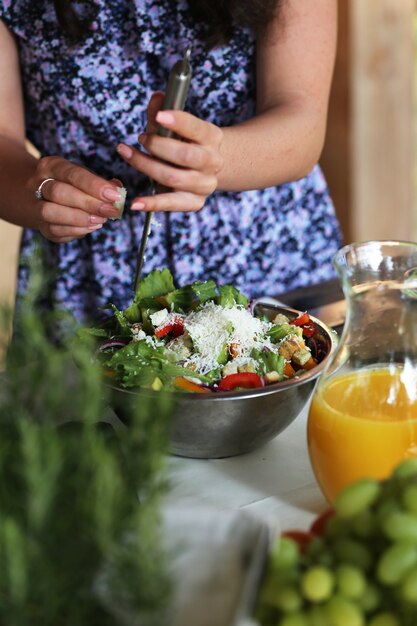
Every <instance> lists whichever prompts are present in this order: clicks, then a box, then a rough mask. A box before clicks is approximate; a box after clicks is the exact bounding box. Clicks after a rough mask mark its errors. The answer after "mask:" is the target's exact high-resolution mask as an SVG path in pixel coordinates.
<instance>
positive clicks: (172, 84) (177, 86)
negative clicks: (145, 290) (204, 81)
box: [134, 48, 191, 292]
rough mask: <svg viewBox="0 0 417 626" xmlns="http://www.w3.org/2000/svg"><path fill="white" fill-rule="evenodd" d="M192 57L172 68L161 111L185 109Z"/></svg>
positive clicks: (157, 188)
mask: <svg viewBox="0 0 417 626" xmlns="http://www.w3.org/2000/svg"><path fill="white" fill-rule="evenodd" d="M190 55H191V48H187V50H186V51H185V54H184V56H183V58H182V59H181V60H180V61H177V62H176V63H175V65H174V66H173V67H172V69H171V71H170V74H169V78H168V84H167V88H166V93H165V98H164V102H163V104H162V107H161V110H168V109H169V110H174V109H177V110H181V111H182V110H183V109H184V106H185V101H186V99H187V94H188V89H189V87H190V81H191V65H190V62H189V60H190ZM157 133H158V135H161V136H162V137H173V136H174V135H175V133H174V132H173V131H172V130H169V129H167V128H162V126H159V128H158V130H157ZM162 191H168V189H167V188H166V187H163V186H162V185H155V183H154V182H153V181H152V193H154V194H155V193H160V192H162ZM152 216H153V211H149V212H148V213H146V215H145V222H144V225H143V231H142V238H141V242H140V246H139V252H138V260H137V265H136V273H135V282H134V291H135V292H136V290H137V286H138V283H139V280H140V276H141V272H142V267H143V262H144V260H145V249H146V243H147V241H148V236H149V232H150V227H151V221H152Z"/></svg>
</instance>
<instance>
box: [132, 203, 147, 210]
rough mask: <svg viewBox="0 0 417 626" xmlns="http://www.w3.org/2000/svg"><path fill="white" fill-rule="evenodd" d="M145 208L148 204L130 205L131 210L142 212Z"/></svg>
mask: <svg viewBox="0 0 417 626" xmlns="http://www.w3.org/2000/svg"><path fill="white" fill-rule="evenodd" d="M145 206H146V204H145V203H144V202H133V204H131V205H130V208H131V209H133V210H134V211H140V209H144V208H145Z"/></svg>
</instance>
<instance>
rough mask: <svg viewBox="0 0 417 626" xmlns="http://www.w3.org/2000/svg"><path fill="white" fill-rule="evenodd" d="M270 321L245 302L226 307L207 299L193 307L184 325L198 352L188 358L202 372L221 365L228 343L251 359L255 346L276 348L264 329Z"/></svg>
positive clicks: (266, 328) (188, 361)
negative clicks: (201, 306)
mask: <svg viewBox="0 0 417 626" xmlns="http://www.w3.org/2000/svg"><path fill="white" fill-rule="evenodd" d="M271 326H272V323H271V322H264V321H263V320H260V319H258V318H256V317H253V315H251V313H250V312H249V311H248V310H247V309H245V308H244V307H242V306H239V305H236V306H234V307H231V308H225V307H222V306H220V305H218V304H214V303H213V302H208V303H207V304H206V305H205V306H204V307H203V308H202V309H201V310H199V311H193V312H191V313H190V314H189V315H187V316H186V317H185V319H184V327H185V329H186V330H187V331H188V333H189V335H190V337H191V339H192V341H193V345H194V350H195V354H193V355H192V356H191V357H190V358H189V359H188V360H187V363H188V364H191V363H192V364H194V366H195V368H196V370H197V371H198V372H199V373H200V374H206V373H207V372H209V371H211V370H213V369H215V368H216V367H218V366H219V363H218V361H217V359H218V357H219V355H220V353H221V351H222V349H223V347H224V345H225V343H226V344H227V345H228V346H230V345H232V344H233V347H234V348H235V349H236V350H237V357H238V358H240V359H244V360H245V361H246V362H247V361H248V360H250V352H251V350H252V349H253V348H257V349H258V350H262V349H263V348H265V347H267V348H269V349H271V350H274V351H275V347H274V346H273V344H272V342H271V341H270V340H269V338H266V337H265V333H266V332H267V331H268V330H269V328H271Z"/></svg>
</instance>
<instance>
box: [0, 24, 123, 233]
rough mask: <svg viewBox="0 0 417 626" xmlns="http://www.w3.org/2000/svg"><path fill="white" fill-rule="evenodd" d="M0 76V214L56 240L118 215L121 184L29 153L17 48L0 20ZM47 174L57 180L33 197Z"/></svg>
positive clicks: (62, 162) (68, 163) (47, 184)
mask: <svg viewBox="0 0 417 626" xmlns="http://www.w3.org/2000/svg"><path fill="white" fill-rule="evenodd" d="M0 76H1V77H2V79H1V81H0V218H1V219H4V220H6V221H8V222H11V223H13V224H17V225H19V226H24V227H28V228H36V229H38V230H39V231H40V232H41V233H42V234H43V235H44V236H45V237H47V238H48V239H50V240H51V241H56V242H65V241H70V240H72V239H76V238H79V237H83V236H84V235H86V234H88V233H90V232H91V231H92V230H96V229H97V228H100V227H101V225H102V224H103V223H104V222H105V221H106V220H107V218H108V217H110V216H113V217H114V216H116V215H117V214H118V211H117V210H116V209H115V208H114V206H113V205H112V204H111V202H112V201H115V200H118V199H119V200H120V194H119V193H118V192H117V191H116V187H117V186H118V185H119V186H120V183H117V182H116V181H111V182H107V181H105V180H104V179H102V178H100V177H98V176H95V175H94V174H92V173H91V172H88V171H87V170H86V169H85V168H83V167H81V166H79V165H75V164H72V163H70V162H68V161H66V160H64V159H62V158H60V157H53V156H52V157H45V158H43V159H39V160H38V159H36V158H34V157H33V156H31V155H30V154H29V153H28V152H27V150H26V145H25V129H24V112H23V99H22V89H21V78H20V69H19V59H18V52H17V47H16V44H15V41H14V39H13V37H12V35H11V34H10V32H9V31H8V29H7V28H6V26H5V25H4V24H3V22H2V21H1V20H0ZM47 178H53V179H55V180H54V181H52V182H48V183H46V185H45V186H44V188H43V190H42V192H43V195H44V198H45V199H44V200H36V199H35V196H34V192H35V190H36V189H37V188H38V187H39V185H40V184H41V182H42V181H43V180H45V179H47ZM109 194H110V196H109Z"/></svg>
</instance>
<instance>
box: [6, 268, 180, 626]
mask: <svg viewBox="0 0 417 626" xmlns="http://www.w3.org/2000/svg"><path fill="white" fill-rule="evenodd" d="M35 279H36V280H35V288H34V287H33V284H32V286H31V289H29V293H28V297H27V299H26V302H24V303H23V306H21V307H20V310H19V313H18V317H17V319H16V324H15V326H16V333H15V337H14V341H13V342H12V344H11V346H10V348H9V350H8V353H7V358H6V361H5V364H4V365H5V371H4V374H3V380H2V385H1V387H0V511H1V515H0V623H1V624H4V625H7V626H91V625H93V624H94V625H95V624H100V626H114V625H115V624H118V623H122V622H121V621H119V620H120V618H121V616H123V619H124V621H123V623H126V621H128V622H129V623H131V624H134V623H139V621H140V619H144V618H145V617H146V623H147V624H152V625H153V626H159V625H162V624H165V623H166V619H165V617H166V616H164V615H163V612H164V607H165V606H166V603H167V600H168V597H169V590H170V581H169V578H168V575H167V573H166V569H165V566H166V562H167V558H168V557H167V555H166V554H165V553H164V551H163V550H162V548H161V541H160V503H161V498H162V496H163V495H164V493H165V491H166V483H165V459H166V452H167V449H168V440H169V426H170V415H171V413H172V399H171V397H170V396H167V395H166V394H164V393H161V394H159V395H158V397H157V398H152V400H149V399H148V398H146V397H143V398H141V397H139V401H138V400H137V397H135V402H133V401H130V400H127V402H128V403H129V407H128V409H129V426H128V427H125V426H122V427H120V426H117V425H115V424H114V423H113V422H112V419H113V418H112V415H111V414H109V413H108V411H106V405H107V401H108V399H109V397H108V394H109V393H110V391H109V390H107V388H106V387H105V386H103V384H102V369H101V366H100V364H98V363H97V364H95V363H94V362H93V361H92V359H91V350H90V349H89V347H88V345H85V343H83V342H76V343H74V344H73V345H71V346H70V343H69V339H68V337H69V336H71V335H72V333H73V332H74V327H75V325H74V323H73V320H71V319H70V318H68V317H65V316H64V315H62V316H61V315H60V316H59V317H58V319H57V318H56V317H54V316H53V315H45V314H40V313H39V311H38V309H37V304H36V303H37V301H38V300H39V298H38V293H39V291H38V285H39V284H40V283H41V281H40V279H39V274H38V273H36V272H35ZM56 324H58V325H59V327H60V329H66V331H68V334H64V335H61V341H60V343H59V344H58V343H57V342H56V341H52V340H51V338H50V334H51V333H50V330H51V328H53V327H54V325H56ZM84 340H85V341H86V342H87V344H88V339H87V335H85V336H84ZM74 362H76V364H77V365H76V367H75V365H74ZM106 416H107V418H106ZM103 419H106V421H103Z"/></svg>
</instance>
